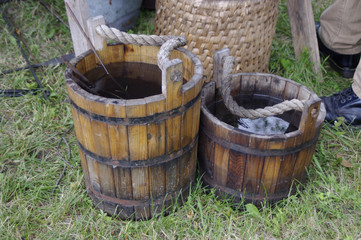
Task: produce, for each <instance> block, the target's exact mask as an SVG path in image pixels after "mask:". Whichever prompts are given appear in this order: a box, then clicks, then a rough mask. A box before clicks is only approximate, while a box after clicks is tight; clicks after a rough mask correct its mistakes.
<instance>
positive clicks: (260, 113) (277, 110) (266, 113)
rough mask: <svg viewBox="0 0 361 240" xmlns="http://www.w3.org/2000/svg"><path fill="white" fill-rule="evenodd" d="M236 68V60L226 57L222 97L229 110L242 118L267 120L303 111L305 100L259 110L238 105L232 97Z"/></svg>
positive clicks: (285, 102) (290, 101)
mask: <svg viewBox="0 0 361 240" xmlns="http://www.w3.org/2000/svg"><path fill="white" fill-rule="evenodd" d="M233 66H234V58H233V57H231V56H228V57H225V59H224V64H223V75H222V79H223V80H222V87H221V88H222V89H221V93H222V97H223V101H224V104H225V105H226V107H227V108H228V110H229V111H230V112H231V113H232V114H234V115H236V116H239V117H241V118H249V119H256V118H265V117H270V116H274V115H278V114H282V113H284V112H287V111H290V110H297V111H303V109H304V104H305V102H306V101H305V100H303V101H301V100H299V99H292V100H285V101H283V102H281V103H278V104H275V105H273V106H267V107H265V108H257V109H245V108H244V107H241V106H239V105H238V104H237V102H236V101H234V100H233V97H232V96H231V88H230V85H231V79H232V75H231V74H232V69H233Z"/></svg>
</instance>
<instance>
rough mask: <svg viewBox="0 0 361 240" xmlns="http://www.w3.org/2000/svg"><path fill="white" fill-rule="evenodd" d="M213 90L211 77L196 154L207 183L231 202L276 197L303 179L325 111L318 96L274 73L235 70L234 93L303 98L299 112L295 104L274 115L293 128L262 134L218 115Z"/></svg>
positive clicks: (205, 90)
mask: <svg viewBox="0 0 361 240" xmlns="http://www.w3.org/2000/svg"><path fill="white" fill-rule="evenodd" d="M215 71H218V70H215ZM215 80H216V79H215ZM217 93H218V91H216V83H215V82H210V83H208V84H207V85H206V86H205V87H204V88H203V90H202V105H201V123H200V133H199V134H200V139H199V152H198V158H199V160H200V166H201V170H202V172H203V173H204V175H203V181H204V183H205V185H208V186H210V187H213V188H215V189H216V192H217V194H219V195H221V196H226V197H229V198H232V199H233V201H234V202H239V201H241V200H244V201H245V202H253V203H255V204H259V203H260V202H261V201H264V200H265V199H266V200H268V201H269V202H271V203H274V202H276V201H277V200H280V199H282V198H285V197H287V196H289V194H290V193H293V192H294V191H293V192H290V190H291V189H292V190H295V189H296V187H295V186H294V185H295V184H298V183H304V182H305V177H306V174H305V169H306V168H307V167H308V166H309V165H310V163H311V160H312V156H313V153H314V150H315V146H316V142H317V139H318V137H319V134H320V130H321V127H322V123H323V121H324V118H325V114H326V111H325V108H324V106H323V104H322V105H321V100H320V99H319V98H318V97H317V96H316V95H315V94H314V93H312V92H311V91H309V90H308V89H307V88H306V87H304V86H302V85H301V84H299V83H296V82H294V81H291V80H288V79H285V78H281V77H278V76H275V75H271V74H260V73H238V74H233V75H232V80H231V95H232V96H233V97H235V96H240V95H243V96H245V97H252V96H254V95H261V96H270V97H272V98H275V99H279V100H280V101H283V100H291V99H294V98H296V99H299V100H307V101H306V104H305V108H304V110H303V112H299V111H294V110H293V111H288V112H286V113H284V114H282V115H278V116H277V117H279V118H282V119H284V120H286V121H287V122H289V123H290V124H292V126H295V129H294V131H291V132H288V133H284V134H277V135H260V134H255V133H251V132H247V131H245V130H244V129H243V130H241V129H238V128H237V127H233V126H231V125H229V124H227V123H225V122H223V121H221V120H220V119H219V118H217V117H216V116H215V115H217V112H216V111H217V109H216V108H214V107H213V106H214V103H215V102H222V97H221V96H218V94H217ZM272 105H273V104H272ZM243 107H245V106H243ZM245 108H247V107H245Z"/></svg>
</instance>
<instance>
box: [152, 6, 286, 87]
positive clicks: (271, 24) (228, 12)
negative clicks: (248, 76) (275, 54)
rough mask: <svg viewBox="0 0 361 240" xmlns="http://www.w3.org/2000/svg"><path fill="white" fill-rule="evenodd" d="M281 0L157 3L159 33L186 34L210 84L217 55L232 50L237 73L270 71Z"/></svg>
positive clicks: (156, 23) (189, 44)
mask: <svg viewBox="0 0 361 240" xmlns="http://www.w3.org/2000/svg"><path fill="white" fill-rule="evenodd" d="M278 1H279V0H266V1H265V0H229V1H217V0H157V2H156V19H155V32H156V34H159V35H160V34H162V35H183V36H186V38H187V39H188V44H187V46H186V47H185V48H186V49H188V50H190V51H192V52H193V53H194V54H196V55H198V57H199V58H200V60H201V61H202V62H203V65H204V74H205V76H206V78H207V79H206V82H209V81H210V79H211V77H212V70H213V53H214V52H215V51H217V50H220V49H222V48H225V47H227V48H229V49H230V55H231V56H234V57H235V61H236V67H235V69H234V71H235V72H268V66H269V58H270V52H271V44H272V37H273V34H274V32H275V26H276V21H277V13H278V12H277V8H278Z"/></svg>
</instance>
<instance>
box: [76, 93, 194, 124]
mask: <svg viewBox="0 0 361 240" xmlns="http://www.w3.org/2000/svg"><path fill="white" fill-rule="evenodd" d="M200 96H201V93H198V95H197V96H196V97H195V98H193V99H192V100H191V101H189V102H187V103H186V104H185V105H182V106H179V107H177V108H173V109H172V110H169V111H166V112H161V113H155V114H152V115H149V116H145V117H137V118H118V117H108V116H103V115H99V114H96V113H91V112H89V111H87V110H85V109H83V108H81V107H79V106H78V105H76V104H75V103H74V102H73V100H71V99H70V104H71V105H72V106H73V107H74V108H75V109H76V110H77V111H78V112H79V113H81V114H83V115H84V116H86V117H88V118H90V119H92V120H95V121H98V122H104V123H109V124H120V125H122V126H133V125H141V124H149V123H160V122H162V121H164V120H167V119H168V118H171V117H174V116H177V115H179V114H181V113H183V112H185V111H186V110H188V109H189V108H191V107H192V106H193V105H194V104H195V103H196V102H197V101H198V100H199V99H200Z"/></svg>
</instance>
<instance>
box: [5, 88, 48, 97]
mask: <svg viewBox="0 0 361 240" xmlns="http://www.w3.org/2000/svg"><path fill="white" fill-rule="evenodd" d="M39 92H44V90H43V89H39V88H37V89H31V90H29V89H7V90H0V97H22V96H24V95H27V94H32V95H36V94H38V93H39ZM45 94H46V95H47V96H49V92H48V91H46V90H45Z"/></svg>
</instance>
